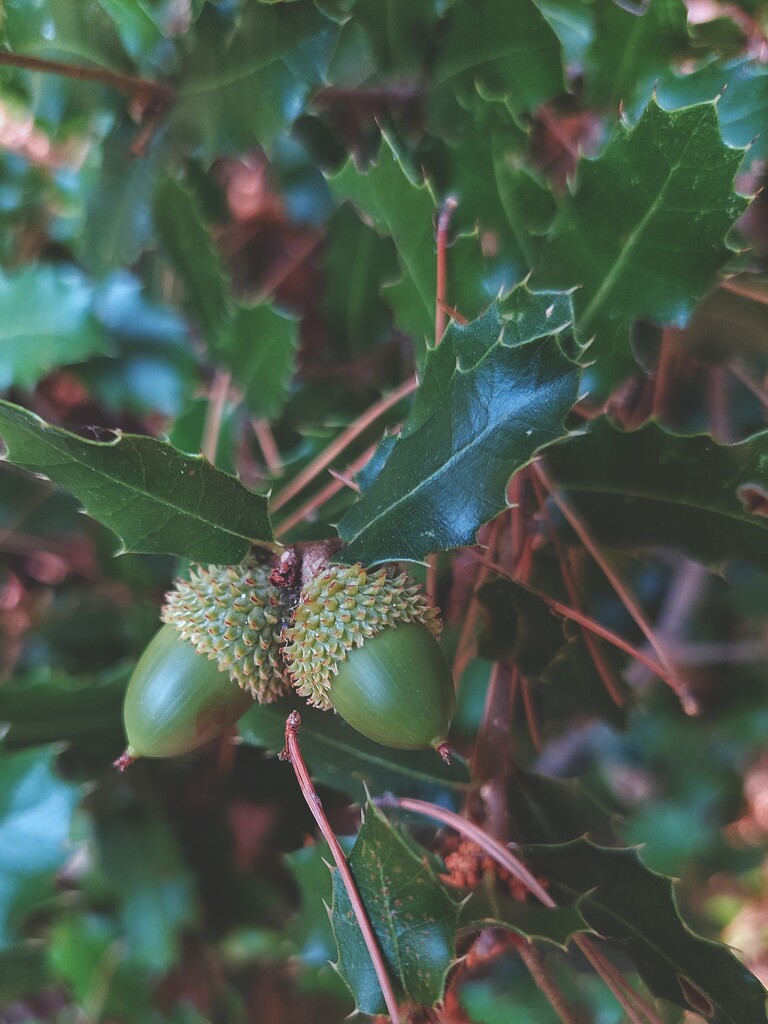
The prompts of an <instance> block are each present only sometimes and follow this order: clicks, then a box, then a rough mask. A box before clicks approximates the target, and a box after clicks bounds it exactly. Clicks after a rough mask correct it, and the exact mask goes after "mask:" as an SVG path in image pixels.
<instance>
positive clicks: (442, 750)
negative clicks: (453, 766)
mask: <svg viewBox="0 0 768 1024" xmlns="http://www.w3.org/2000/svg"><path fill="white" fill-rule="evenodd" d="M435 750H436V751H437V752H438V754H439V755H440V757H442V759H443V760H444V761H445V763H446V764H450V763H451V755H452V754H453V750H451V745H450V743H449V742H448V740H443V742H442V743H440V744H438V745H437V746H436V747H435Z"/></svg>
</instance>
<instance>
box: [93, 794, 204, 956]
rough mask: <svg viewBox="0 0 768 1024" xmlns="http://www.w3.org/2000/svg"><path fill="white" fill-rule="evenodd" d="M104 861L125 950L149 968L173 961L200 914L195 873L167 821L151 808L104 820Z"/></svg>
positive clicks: (123, 810) (101, 830)
mask: <svg viewBox="0 0 768 1024" xmlns="http://www.w3.org/2000/svg"><path fill="white" fill-rule="evenodd" d="M98 839H99V854H100V867H101V870H102V871H103V872H104V874H105V878H106V879H107V884H108V887H109V889H110V890H111V891H112V892H113V894H114V895H115V897H116V898H117V900H118V904H119V911H118V915H117V917H118V921H119V925H120V931H121V934H122V935H123V941H124V944H125V949H124V956H125V959H126V961H128V962H130V963H131V964H132V965H136V966H138V967H141V968H142V969H143V970H144V971H146V972H151V973H154V974H161V973H164V972H165V971H167V970H168V969H169V968H170V967H172V966H173V964H174V962H175V961H176V958H177V955H178V945H179V941H180V937H181V931H182V929H183V927H184V926H185V925H187V924H189V923H191V922H192V921H194V919H195V917H196V901H195V887H194V879H193V877H192V874H191V871H190V870H189V868H188V867H187V866H186V864H185V863H184V861H183V859H182V856H181V852H180V850H179V849H178V847H177V844H176V842H175V840H174V837H173V834H172V833H171V831H170V830H169V827H168V824H167V823H166V822H165V821H164V820H163V819H162V818H161V817H159V816H157V815H155V814H152V813H151V811H149V810H148V809H147V808H135V809H130V808H125V807H121V808H120V813H119V815H117V814H115V815H112V816H110V817H108V818H104V817H102V818H101V819H100V821H99V834H98Z"/></svg>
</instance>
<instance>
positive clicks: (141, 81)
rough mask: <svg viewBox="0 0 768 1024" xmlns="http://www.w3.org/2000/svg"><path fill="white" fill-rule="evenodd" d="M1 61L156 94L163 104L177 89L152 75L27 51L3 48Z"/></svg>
mask: <svg viewBox="0 0 768 1024" xmlns="http://www.w3.org/2000/svg"><path fill="white" fill-rule="evenodd" d="M0 64H5V65H6V66H10V67H16V68H24V69H25V70H26V71H43V72H47V73H48V74H54V75H63V76H64V77H66V78H76V79H79V80H80V81H83V82H99V83H101V85H108V86H111V87H112V88H113V89H117V90H118V91H119V92H123V93H127V94H128V95H129V96H136V97H147V98H153V97H156V98H157V100H158V101H159V102H162V103H163V104H164V105H168V104H170V103H171V102H172V101H173V99H174V92H173V89H171V88H170V86H167V85H163V84H162V83H161V82H153V81H152V79H151V78H137V77H136V76H135V75H124V74H121V73H120V72H119V71H110V70H109V69H107V68H85V67H81V66H80V65H78V64H68V63H65V62H64V61H59V60H46V59H44V58H43V57H32V56H29V55H28V54H24V53H8V52H7V51H0Z"/></svg>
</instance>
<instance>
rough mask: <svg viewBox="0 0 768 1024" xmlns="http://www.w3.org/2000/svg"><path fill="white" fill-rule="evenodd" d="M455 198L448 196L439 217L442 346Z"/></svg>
mask: <svg viewBox="0 0 768 1024" xmlns="http://www.w3.org/2000/svg"><path fill="white" fill-rule="evenodd" d="M458 205H459V204H458V202H457V201H456V199H455V198H454V197H453V196H448V197H447V199H446V200H445V202H444V203H443V205H442V207H441V209H440V213H439V214H438V217H437V285H436V290H435V345H439V344H440V339H441V338H442V336H443V334H444V333H445V326H446V323H447V317H446V314H445V301H446V298H447V295H446V293H447V288H448V256H447V249H448V228H449V226H450V223H451V217H452V216H453V214H454V211H455V210H456V207H457V206H458Z"/></svg>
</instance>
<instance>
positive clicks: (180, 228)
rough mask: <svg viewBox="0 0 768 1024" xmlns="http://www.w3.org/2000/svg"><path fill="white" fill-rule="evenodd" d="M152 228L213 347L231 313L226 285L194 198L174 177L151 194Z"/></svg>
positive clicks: (205, 335) (219, 260) (219, 259)
mask: <svg viewBox="0 0 768 1024" xmlns="http://www.w3.org/2000/svg"><path fill="white" fill-rule="evenodd" d="M154 211H155V225H156V227H157V232H158V234H159V236H160V239H161V241H162V243H163V245H164V246H165V249H166V251H167V253H168V255H169V257H170V260H171V263H172V264H173V268H174V270H175V271H176V273H177V274H178V275H179V278H180V280H181V281H182V283H183V285H184V292H185V295H186V298H187V304H188V306H189V309H190V310H191V312H192V317H193V319H194V320H195V322H196V324H197V326H198V327H199V328H200V331H201V332H202V335H203V338H204V340H205V341H206V342H207V343H208V344H209V345H210V346H211V347H213V348H215V347H216V345H217V343H218V341H219V335H220V334H221V332H222V330H223V329H224V328H225V327H226V325H227V324H228V321H229V320H230V317H231V314H232V299H231V296H230V288H229V282H228V279H227V274H226V271H225V270H224V264H223V263H222V260H221V256H220V255H219V252H218V250H217V249H216V247H215V246H214V244H213V239H212V238H211V233H210V230H209V228H208V225H207V224H206V223H205V220H204V219H203V212H202V209H201V207H200V203H199V202H198V200H197V197H196V196H195V195H194V194H193V193H192V192H191V191H190V190H189V189H188V188H186V187H185V186H184V185H182V184H181V183H180V182H178V181H176V180H175V179H174V178H166V180H165V181H164V182H162V183H161V184H160V185H159V186H158V188H157V189H156V191H155V200H154Z"/></svg>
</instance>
